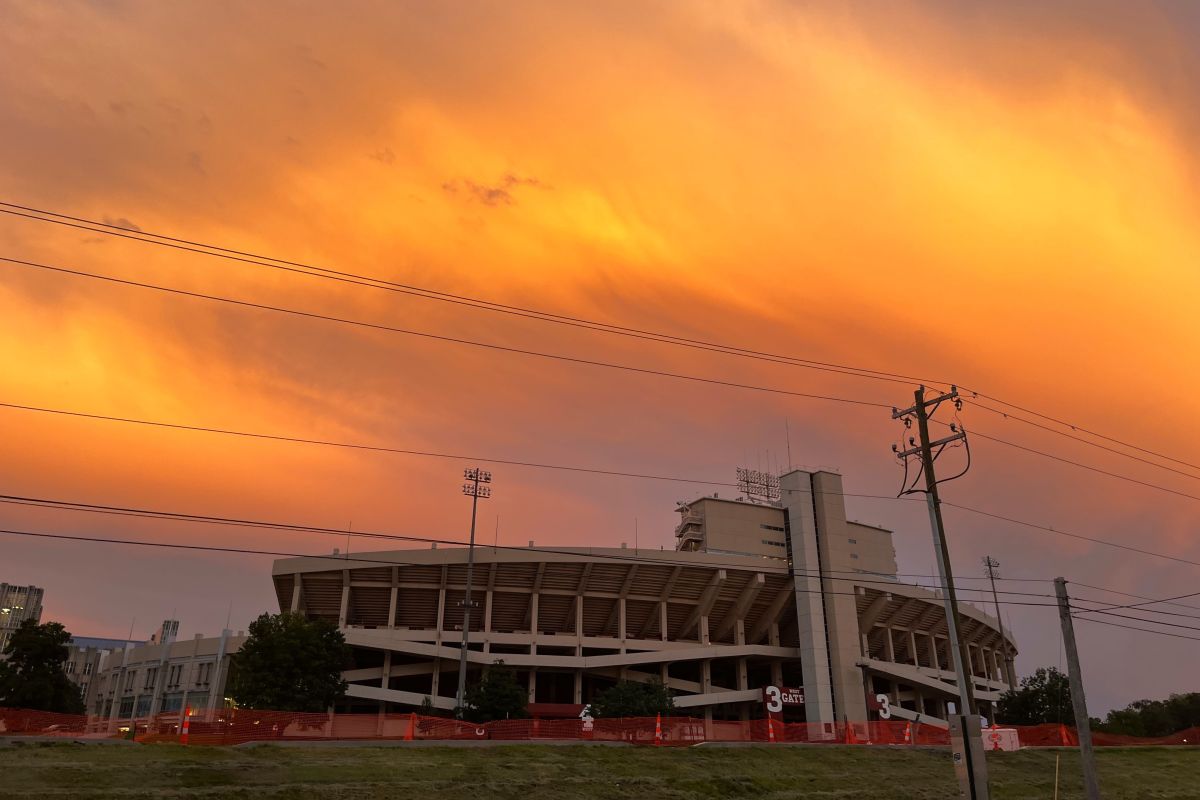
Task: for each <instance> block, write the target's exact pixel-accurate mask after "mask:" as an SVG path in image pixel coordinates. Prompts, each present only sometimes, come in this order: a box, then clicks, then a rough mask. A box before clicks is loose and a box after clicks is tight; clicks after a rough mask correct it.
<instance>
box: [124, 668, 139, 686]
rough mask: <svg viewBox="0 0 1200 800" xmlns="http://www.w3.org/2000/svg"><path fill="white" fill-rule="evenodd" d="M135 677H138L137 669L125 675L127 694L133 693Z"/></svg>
mask: <svg viewBox="0 0 1200 800" xmlns="http://www.w3.org/2000/svg"><path fill="white" fill-rule="evenodd" d="M135 677H137V670H136V669H131V670H129V672H126V673H125V691H127V692H132V691H133V679H134V678H135Z"/></svg>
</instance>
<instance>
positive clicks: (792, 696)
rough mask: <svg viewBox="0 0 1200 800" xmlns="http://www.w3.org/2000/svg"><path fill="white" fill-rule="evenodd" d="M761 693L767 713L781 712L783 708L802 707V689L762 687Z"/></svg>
mask: <svg viewBox="0 0 1200 800" xmlns="http://www.w3.org/2000/svg"><path fill="white" fill-rule="evenodd" d="M762 692H763V702H764V703H766V705H767V711H769V712H771V713H775V712H777V711H782V710H783V707H784V706H802V705H804V690H803V689H792V688H789V687H787V686H764V687H763V690H762Z"/></svg>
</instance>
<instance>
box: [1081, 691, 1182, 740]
mask: <svg viewBox="0 0 1200 800" xmlns="http://www.w3.org/2000/svg"><path fill="white" fill-rule="evenodd" d="M1197 726H1200V692H1192V693H1190V694H1173V695H1171V696H1170V697H1169V698H1167V699H1166V700H1136V701H1134V702H1132V703H1130V704H1129V705H1128V706H1126V707H1125V708H1122V709H1113V710H1112V711H1110V712H1108V718H1107V719H1106V720H1105V721H1104V722H1102V723H1100V724H1099V725H1097V726H1096V729H1097V730H1101V731H1104V732H1105V733H1119V734H1123V735H1125V736H1146V737H1157V736H1170V735H1171V734H1172V733H1176V732H1177V731H1182V730H1185V729H1187V728H1193V727H1197Z"/></svg>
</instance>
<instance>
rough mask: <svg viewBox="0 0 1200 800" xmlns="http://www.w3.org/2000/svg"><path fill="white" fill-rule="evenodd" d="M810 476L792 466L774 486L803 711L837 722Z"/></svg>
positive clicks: (811, 717)
mask: <svg viewBox="0 0 1200 800" xmlns="http://www.w3.org/2000/svg"><path fill="white" fill-rule="evenodd" d="M812 477H813V476H812V475H811V474H810V473H808V472H805V471H803V470H793V471H792V472H789V473H787V474H786V475H783V476H782V477H781V478H780V479H779V488H780V494H781V500H782V503H783V509H784V519H785V526H786V529H787V531H786V536H787V539H788V550H789V553H790V555H791V559H792V563H791V570H792V583H793V585H794V587H795V597H796V621H797V624H798V628H799V637H800V654H801V655H800V658H801V661H800V667H801V673H802V675H803V677H804V707H805V712H806V714H807V715H808V721H809V722H836V721H837V720H836V718H835V717H834V710H833V692H832V691H831V687H830V685H829V683H830V681H829V678H830V673H829V646H828V641H827V638H826V632H825V604H824V602H823V601H824V597H823V592H822V586H821V578H820V573H821V558H820V555H819V552H818V548H817V540H818V532H817V518H816V511H815V507H814V497H813V485H812ZM856 622H857V621H856Z"/></svg>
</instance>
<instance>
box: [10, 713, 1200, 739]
mask: <svg viewBox="0 0 1200 800" xmlns="http://www.w3.org/2000/svg"><path fill="white" fill-rule="evenodd" d="M182 722H183V717H182V715H181V714H180V713H179V712H170V713H165V714H159V715H157V716H155V717H150V718H139V719H138V720H136V721H135V722H131V721H130V720H127V719H126V720H111V719H108V718H103V717H97V716H91V717H89V716H86V715H75V714H56V713H51V712H46V711H29V710H24V709H9V708H0V736H56V737H63V738H123V737H124V738H133V739H135V740H137V741H141V742H178V741H180V734H181V727H182ZM656 722H657V723H659V724H660V726H661V728H660V729H661V738H659V737H657V736H656ZM1003 727H1004V728H1008V729H1015V730H1016V731H1017V735H1018V739H1019V741H1020V745H1021V746H1022V747H1064V746H1065V747H1075V746H1078V744H1079V739H1078V736H1077V735H1076V732H1075V730H1074V728H1070V727H1068V726H1065V725H1055V724H1046V725H1026V726H1003ZM772 728H773V729H768V722H767V720H765V719H758V720H749V721H724V720H713V721H709V722H705V720H704V719H702V718H697V717H662V718H661V720H658V719H656V718H655V717H638V718H625V719H595V720H590V719H589V720H583V719H509V720H499V721H495V722H485V723H479V724H476V723H472V722H465V721H461V720H456V719H447V718H445V717H429V716H421V715H419V714H414V713H407V714H402V713H390V714H329V713H301V712H291V711H254V710H249V709H223V710H217V711H213V712H206V713H204V712H202V713H197V714H194V715H193V716H191V717H190V731H189V736H188V744H197V745H233V744H240V743H242V742H272V741H317V740H372V739H395V740H432V741H446V740H455V739H458V740H472V739H475V740H479V739H495V740H508V741H538V740H545V739H555V740H578V741H600V742H605V741H607V742H629V743H632V744H639V745H649V746H654V745H660V744H661V745H664V746H686V745H693V744H698V743H700V742H758V743H763V744H766V743H768V742H769V741H771V739H772V738H773V739H774V741H775V742H777V743H806V744H814V745H816V744H833V745H847V744H856V745H892V746H904V745H925V746H930V745H932V746H946V745H948V744H949V742H950V737H949V733H948V732H947V730H946V729H945V728H942V727H938V726H935V725H932V724H928V723H924V724H918V723H910V722H907V721H904V720H895V719H893V720H881V721H873V722H856V723H836V724H835V723H828V724H820V723H803V722H801V723H794V722H789V723H784V722H781V721H779V720H776V721H775V722H774V723H773V726H772ZM772 734H773V737H772ZM985 735H986V733H985ZM1092 738H1093V741H1094V743H1095V744H1096V745H1097V746H1101V747H1104V746H1139V745H1197V744H1200V728H1189V729H1187V730H1184V731H1180V732H1178V733H1175V734H1172V735H1171V736H1166V737H1160V738H1153V739H1152V738H1138V737H1132V736H1120V735H1116V734H1107V733H1101V732H1094V733H1093V734H1092Z"/></svg>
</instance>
